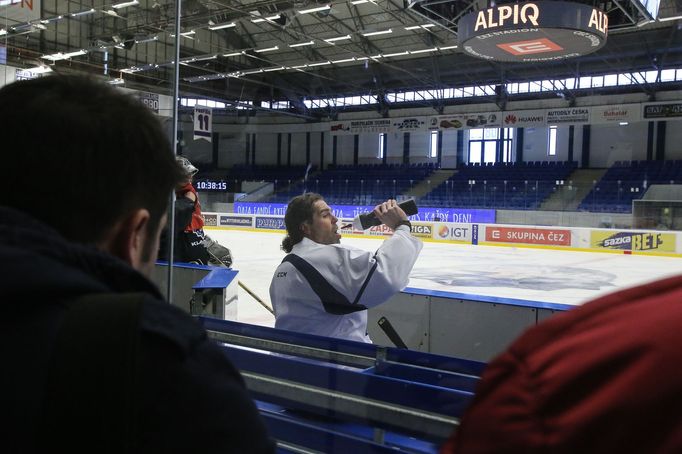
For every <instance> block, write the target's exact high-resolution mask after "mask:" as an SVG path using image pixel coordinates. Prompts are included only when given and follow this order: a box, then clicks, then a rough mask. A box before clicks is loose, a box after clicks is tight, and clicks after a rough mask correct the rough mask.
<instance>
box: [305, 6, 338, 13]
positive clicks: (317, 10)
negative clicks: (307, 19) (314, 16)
mask: <svg viewBox="0 0 682 454" xmlns="http://www.w3.org/2000/svg"><path fill="white" fill-rule="evenodd" d="M329 9H332V7H331V5H324V6H318V7H317V8H308V9H302V10H300V11H298V14H309V13H317V12H319V11H327V10H329Z"/></svg>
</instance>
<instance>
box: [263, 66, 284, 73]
mask: <svg viewBox="0 0 682 454" xmlns="http://www.w3.org/2000/svg"><path fill="white" fill-rule="evenodd" d="M283 69H284V66H280V67H278V68H267V69H264V70H263V71H264V72H266V73H269V72H272V71H281V70H283Z"/></svg>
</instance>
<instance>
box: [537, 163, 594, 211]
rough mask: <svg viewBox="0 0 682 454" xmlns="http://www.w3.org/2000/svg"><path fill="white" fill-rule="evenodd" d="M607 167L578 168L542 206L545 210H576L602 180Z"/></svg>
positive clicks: (541, 208)
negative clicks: (596, 183)
mask: <svg viewBox="0 0 682 454" xmlns="http://www.w3.org/2000/svg"><path fill="white" fill-rule="evenodd" d="M605 173H606V169H576V170H574V171H573V173H571V175H570V177H569V178H568V179H566V180H564V184H563V185H561V186H559V189H558V190H557V191H555V192H554V193H553V194H552V195H551V196H550V197H548V198H547V199H546V200H545V201H544V202H543V203H542V205H541V206H540V210H544V211H576V210H577V209H578V205H580V202H582V200H583V199H584V198H585V196H587V194H589V192H590V190H591V189H592V188H593V187H594V184H595V182H597V181H599V180H601V178H602V177H603V176H604V174H605Z"/></svg>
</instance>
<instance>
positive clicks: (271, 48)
mask: <svg viewBox="0 0 682 454" xmlns="http://www.w3.org/2000/svg"><path fill="white" fill-rule="evenodd" d="M273 50H279V46H274V47H266V48H265V49H254V50H253V51H254V52H256V53H258V54H260V53H261V52H270V51H273Z"/></svg>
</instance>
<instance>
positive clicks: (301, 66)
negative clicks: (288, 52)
mask: <svg viewBox="0 0 682 454" xmlns="http://www.w3.org/2000/svg"><path fill="white" fill-rule="evenodd" d="M307 66H308V65H298V66H292V67H291V69H301V68H305V67H307Z"/></svg>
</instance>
